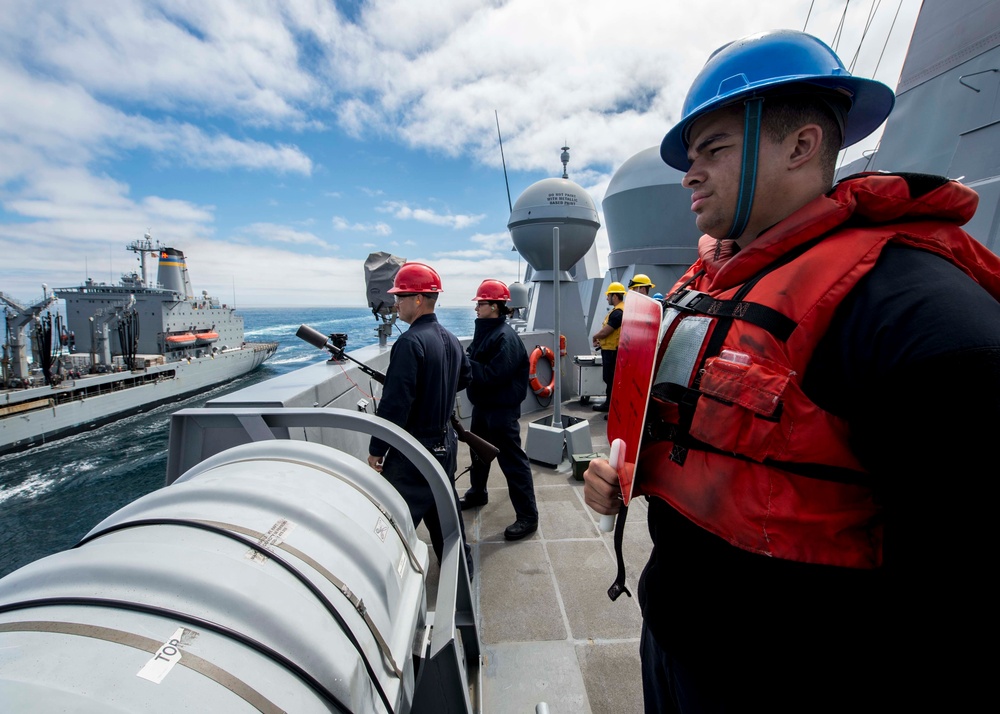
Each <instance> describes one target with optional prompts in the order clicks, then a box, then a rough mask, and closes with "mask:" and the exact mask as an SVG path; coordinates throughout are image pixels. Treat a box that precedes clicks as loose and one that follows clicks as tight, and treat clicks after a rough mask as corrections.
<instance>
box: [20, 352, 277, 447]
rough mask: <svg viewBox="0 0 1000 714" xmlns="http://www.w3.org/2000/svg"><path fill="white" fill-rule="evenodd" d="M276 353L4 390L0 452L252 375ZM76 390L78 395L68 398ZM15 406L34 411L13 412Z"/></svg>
mask: <svg viewBox="0 0 1000 714" xmlns="http://www.w3.org/2000/svg"><path fill="white" fill-rule="evenodd" d="M276 349H277V345H276V344H275V343H261V344H248V345H246V346H245V347H243V348H240V349H236V350H229V351H226V352H222V353H218V354H216V355H215V356H214V357H211V356H209V357H198V358H192V359H191V360H190V361H187V360H182V361H179V362H168V363H166V364H158V365H154V366H150V367H147V368H146V369H145V370H143V371H142V372H117V373H113V374H106V375H98V376H93V377H87V378H84V379H79V380H76V381H75V382H71V383H66V384H64V385H61V386H59V387H38V388H33V389H27V390H21V391H14V392H5V393H3V394H2V395H0V414H2V413H3V411H5V410H7V411H9V412H11V413H9V414H7V415H6V416H2V417H0V454H5V453H10V452H15V451H22V450H24V449H28V448H31V447H32V446H37V445H40V444H44V443H48V442H50V441H54V440H56V439H60V438H63V437H66V436H71V435H73V434H78V433H80V432H84V431H87V430H89V429H93V428H95V427H97V426H100V425H102V424H107V423H109V422H112V421H114V420H116V419H121V418H122V417H125V416H128V415H130V414H136V413H140V412H143V411H147V410H149V409H152V408H154V407H156V406H158V405H160V404H165V403H168V402H173V401H178V400H180V399H183V398H185V397H188V396H191V395H193V394H196V393H198V392H201V391H204V390H206V389H210V388H211V387H215V386H217V385H219V384H222V383H224V382H228V381H230V380H232V379H235V378H236V377H240V376H242V375H244V374H247V373H248V372H251V371H253V370H254V369H256V368H257V367H259V366H260V365H261V364H263V362H264V361H265V360H266V359H267V358H269V357H270V356H271V355H272V354H274V351H275V350H276ZM74 391H76V392H78V396H73V395H72V392H74ZM67 397H68V400H66V399H67ZM60 400H66V401H60ZM45 404H48V406H43V405H45ZM18 405H33V406H34V408H31V409H28V410H25V411H17V409H18Z"/></svg>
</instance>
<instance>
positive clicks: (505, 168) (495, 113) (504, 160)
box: [493, 109, 514, 213]
mask: <svg viewBox="0 0 1000 714" xmlns="http://www.w3.org/2000/svg"><path fill="white" fill-rule="evenodd" d="M493 116H495V117H496V120H497V139H499V140H500V163H502V164H503V182H504V185H505V186H506V187H507V208H509V209H510V212H511V213H513V212H514V204H512V203H511V202H510V182H509V181H507V160H506V159H504V157H503V137H502V136H500V115H499V114H497V110H496V109H494V110H493Z"/></svg>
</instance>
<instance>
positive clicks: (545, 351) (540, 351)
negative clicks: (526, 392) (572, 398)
mask: <svg viewBox="0 0 1000 714" xmlns="http://www.w3.org/2000/svg"><path fill="white" fill-rule="evenodd" d="M542 355H544V356H545V359H547V360H548V361H549V367H551V368H552V379H550V380H549V383H548V384H546V385H543V384H542V383H541V382H540V381H538V370H537V367H538V360H539V358H540V357H542ZM528 384H529V385H530V386H531V390H532V391H533V392H534V393H535V394H537V395H538V396H540V397H550V396H552V391H553V390H554V389H555V386H556V356H555V355H554V354H553V353H552V350H551V349H549V348H548V347H544V346H542V345H538V346H537V347H536V348H535V349H534V351H533V352H532V353H531V356H530V357H529V358H528Z"/></svg>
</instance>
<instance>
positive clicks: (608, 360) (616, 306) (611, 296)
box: [591, 283, 625, 412]
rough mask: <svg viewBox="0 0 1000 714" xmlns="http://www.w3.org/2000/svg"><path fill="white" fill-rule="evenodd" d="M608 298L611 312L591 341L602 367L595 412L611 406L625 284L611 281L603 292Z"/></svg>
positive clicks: (605, 409) (604, 410) (603, 410)
mask: <svg viewBox="0 0 1000 714" xmlns="http://www.w3.org/2000/svg"><path fill="white" fill-rule="evenodd" d="M604 294H605V295H606V296H607V298H608V305H610V306H611V312H609V313H608V314H607V316H606V317H605V318H604V324H603V325H601V329H600V330H598V331H597V332H595V333H594V335H593V337H592V338H591V341H592V342H593V345H594V347H597V348H600V350H601V364H602V365H603V367H604V369H603V371H602V376H603V377H604V394H605V397H606V398H605V400H604V403H603V404H595V405H594V411H595V412H606V411H607V410H608V409H609V408H610V407H611V387H612V386H613V385H614V383H615V363H616V362H617V360H618V338H619V337H620V336H621V332H622V315H623V314H624V313H623V312H622V308H624V306H625V305H624V303H625V286H624V285H622V284H621V283H611V285H609V286H608V290H607V292H606V293H604Z"/></svg>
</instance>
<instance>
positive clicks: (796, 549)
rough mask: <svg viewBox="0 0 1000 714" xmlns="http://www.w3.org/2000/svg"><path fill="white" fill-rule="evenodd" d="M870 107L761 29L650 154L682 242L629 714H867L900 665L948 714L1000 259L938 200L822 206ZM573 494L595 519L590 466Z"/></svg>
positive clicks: (817, 58) (600, 494)
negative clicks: (673, 203)
mask: <svg viewBox="0 0 1000 714" xmlns="http://www.w3.org/2000/svg"><path fill="white" fill-rule="evenodd" d="M893 103H894V97H893V93H892V91H891V90H890V89H889V88H888V87H886V86H885V85H882V84H880V83H878V82H875V81H873V80H869V79H864V78H861V77H854V76H852V75H851V74H850V73H848V72H847V70H846V69H845V68H844V66H843V64H842V63H841V62H840V60H839V58H838V57H837V56H836V54H835V53H834V52H833V50H831V49H830V48H829V47H827V46H826V45H825V44H824V43H822V42H821V41H819V40H818V39H816V38H815V37H812V36H810V35H807V34H805V33H801V32H794V31H773V32H765V33H760V34H757V35H752V36H749V37H746V38H743V39H741V40H738V41H736V42H733V43H731V44H729V45H726V46H725V47H723V48H721V49H719V50H717V51H716V52H715V53H714V54H713V55H712V56H711V57H710V58H709V60H708V62H707V63H706V65H705V67H704V68H703V69H702V71H701V73H700V74H699V75H698V77H697V78H696V79H695V81H694V83H693V85H692V87H691V89H690V91H689V93H688V95H687V99H686V101H685V104H684V110H683V116H682V119H681V120H680V122H679V123H678V124H677V125H676V126H675V127H673V128H672V129H671V130H670V131H669V132H668V133H667V135H666V137H665V138H664V139H663V143H662V145H661V155H662V157H663V159H664V161H665V162H666V163H668V164H669V165H671V166H673V167H675V168H678V169H680V170H682V171H685V172H686V174H685V177H684V181H683V185H684V186H685V187H687V188H689V189H690V190H691V210H692V211H693V212H694V213H695V214H696V216H697V224H698V227H699V228H700V229H701V230H702V231H704V233H705V235H704V236H703V237H702V238H701V240H700V242H699V256H700V257H699V260H698V261H697V262H696V263H695V264H694V265H693V266H692V267H691V268H690V269H689V271H688V272H687V274H685V275H684V276H683V277H682V278H681V279H680V280H679V281H678V282H677V284H676V285H674V286H673V288H672V289H671V291H670V292H669V293H668V294H667V297H666V298H665V300H664V308H665V313H664V321H665V323H666V324H665V325H664V330H663V332H664V334H665V337H664V342H665V344H666V347H665V349H663V350H662V351H661V354H662V358H661V360H660V362H659V364H658V366H657V371H656V374H655V377H654V380H653V388H652V390H651V394H650V401H649V410H648V414H649V416H648V418H647V422H646V424H645V430H644V437H643V444H642V450H641V452H640V454H639V458H638V461H637V466H636V478H635V486H634V492H635V493H638V494H642V495H645V496H647V499H648V502H649V509H648V519H649V529H650V534H651V537H652V541H653V551H652V553H651V555H650V559H649V562H648V564H647V565H646V568H645V570H644V572H643V575H642V578H641V581H640V585H639V602H640V605H641V607H642V613H643V631H642V641H641V644H640V649H641V657H642V667H643V690H644V699H645V704H646V710H647V711H650V712H658V711H671V712H673V711H679V712H719V711H725V712H729V711H757V710H759V711H769V712H774V711H810V712H813V711H863V710H884V708H885V706H886V704H887V702H889V701H892V700H894V698H896V697H898V696H899V693H898V691H897V690H895V689H894V688H893V687H892V686H890V680H889V677H888V676H887V670H892V669H894V668H902V669H904V671H922V670H907V668H908V667H912V666H913V665H914V664H915V660H914V655H915V653H918V658H919V659H918V660H916V663H919V665H920V667H922V668H923V667H926V673H927V675H928V676H927V677H924V678H922V682H921V685H922V687H929V686H932V685H933V683H934V682H936V681H944V682H947V683H948V685H947V686H949V688H950V691H949V694H950V696H951V697H952V701H951V704H952V705H953V706H952V707H951V708H957V709H965V708H967V707H966V706H964V705H961V704H960V702H961V701H962V697H963V696H967V695H966V692H969V691H974V688H969V687H966V686H960V683H961V684H963V685H964V684H965V683H966V682H964V680H962V679H957V678H955V676H954V675H953V673H951V672H950V671H949V670H948V663H949V661H950V660H951V653H952V652H955V651H960V647H961V642H962V639H961V633H962V632H963V631H965V630H966V628H968V627H969V626H970V625H974V624H975V623H977V622H978V619H979V618H982V617H983V615H984V614H985V612H986V609H985V608H986V607H987V606H988V605H987V598H988V597H989V596H988V595H986V593H992V588H991V587H989V583H991V580H990V579H989V576H988V575H987V574H985V572H984V570H983V567H982V565H983V563H984V561H985V557H986V554H987V553H986V550H985V548H986V546H985V545H984V544H986V543H988V542H990V541H991V538H990V536H991V535H992V533H991V530H992V529H991V528H990V527H989V524H990V523H991V519H992V513H991V512H990V511H988V510H987V508H988V507H987V506H986V505H985V504H984V502H983V499H982V498H981V497H977V496H976V495H975V490H976V489H977V484H978V483H979V479H977V478H976V475H977V474H978V473H979V472H980V471H981V469H982V466H980V464H986V463H995V457H994V456H993V453H992V442H993V439H992V438H991V433H990V432H991V431H994V430H995V427H996V425H997V424H1000V302H998V298H1000V260H998V259H997V257H996V256H994V255H993V254H992V253H990V252H989V251H987V250H986V249H985V248H984V247H983V246H982V245H980V244H979V243H977V242H975V241H974V240H973V239H972V238H970V237H969V236H968V234H966V233H965V232H964V231H962V230H961V228H960V227H959V226H961V225H963V224H964V223H965V222H967V221H968V220H969V218H971V216H972V215H973V214H974V212H975V209H976V205H977V201H978V198H977V196H976V194H975V192H973V191H972V190H970V189H968V188H966V187H964V186H962V185H961V184H959V183H957V182H955V181H950V180H948V179H945V178H943V177H937V176H925V175H915V174H910V175H893V174H859V175H857V176H853V177H850V178H848V179H845V180H843V181H841V182H840V183H838V184H837V185H836V186H832V181H833V175H834V169H835V165H836V158H837V153H838V151H839V150H840V149H841V148H843V147H845V146H848V145H850V144H853V143H855V142H857V141H860V140H861V139H863V138H864V137H865V136H867V135H868V134H870V133H871V132H872V131H874V130H875V129H876V128H877V127H878V126H879V125H880V124H882V122H883V121H884V120H885V119H886V117H887V116H888V114H889V112H890V111H891V109H892V106H893ZM831 186H832V187H831ZM991 468H993V467H991ZM584 477H585V497H586V501H587V503H588V504H589V505H590V506H591V507H593V508H594V509H595V510H597V511H598V512H600V513H604V514H611V513H616V512H618V510H619V507H620V503H621V501H620V498H621V491H620V489H619V486H618V479H617V474H616V473H615V472H614V470H613V469H612V468H611V467H610V466H609V465H608V463H607V462H606V461H603V460H596V461H593V462H591V465H590V467H589V469H588V470H587V472H586V473H585V475H584ZM970 492H971V493H970ZM619 552H620V548H619ZM619 557H620V556H619ZM622 580H623V577H622ZM935 583H940V584H941V586H942V587H936V586H935ZM945 583H946V585H945ZM991 605H992V603H990V606H991ZM902 612H907V613H909V612H917V613H919V616H918V618H916V619H906V618H903V617H901V613H902ZM963 661H964V660H963ZM960 667H961V666H960ZM803 692H805V694H804V695H803Z"/></svg>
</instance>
